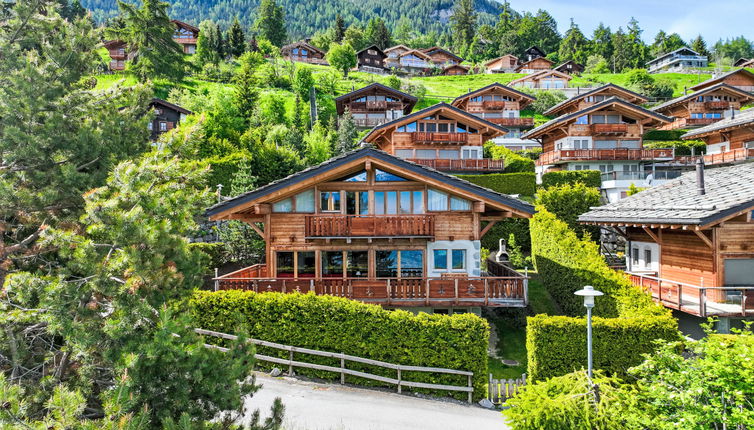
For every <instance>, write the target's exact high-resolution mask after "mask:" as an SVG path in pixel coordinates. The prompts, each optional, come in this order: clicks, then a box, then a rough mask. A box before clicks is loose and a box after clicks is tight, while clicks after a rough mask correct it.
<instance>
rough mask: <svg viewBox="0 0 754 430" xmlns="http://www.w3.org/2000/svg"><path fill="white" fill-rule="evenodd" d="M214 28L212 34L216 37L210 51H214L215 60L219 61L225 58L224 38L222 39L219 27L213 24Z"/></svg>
mask: <svg viewBox="0 0 754 430" xmlns="http://www.w3.org/2000/svg"><path fill="white" fill-rule="evenodd" d="M213 26H214V30H213V31H214V33H215V34H216V35H217V37H216V38H215V40H214V45H213V46H212V49H213V50H214V51H215V55H217V58H219V59H220V60H222V59H224V58H225V53H226V49H225V38H224V37H223V32H222V30H220V25H219V24H218V23H216V22H215V23H213Z"/></svg>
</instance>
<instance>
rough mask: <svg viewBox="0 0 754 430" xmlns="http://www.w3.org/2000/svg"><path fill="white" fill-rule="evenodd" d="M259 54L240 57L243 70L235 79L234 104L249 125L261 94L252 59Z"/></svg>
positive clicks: (248, 53) (247, 54) (241, 69)
mask: <svg viewBox="0 0 754 430" xmlns="http://www.w3.org/2000/svg"><path fill="white" fill-rule="evenodd" d="M256 55H258V54H256V53H252V52H247V53H245V54H243V55H241V57H240V63H241V68H240V69H239V71H238V73H237V74H236V76H235V78H234V79H233V83H234V84H235V88H234V90H233V104H234V105H235V107H236V109H238V113H239V115H240V116H241V117H242V118H243V119H244V121H246V122H247V123H248V121H249V118H251V116H252V114H253V113H254V109H255V108H256V105H257V100H258V98H259V93H258V91H257V80H256V77H255V76H254V71H255V68H256V62H255V61H254V60H253V58H252V57H254V56H256Z"/></svg>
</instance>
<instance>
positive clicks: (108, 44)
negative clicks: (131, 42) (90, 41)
mask: <svg viewBox="0 0 754 430" xmlns="http://www.w3.org/2000/svg"><path fill="white" fill-rule="evenodd" d="M102 45H103V46H104V47H105V48H108V49H113V48H118V47H120V46H126V42H124V41H122V40H118V39H113V40H106V41H104V42H102Z"/></svg>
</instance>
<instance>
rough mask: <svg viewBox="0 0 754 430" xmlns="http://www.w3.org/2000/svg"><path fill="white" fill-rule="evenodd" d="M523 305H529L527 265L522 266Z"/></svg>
mask: <svg viewBox="0 0 754 430" xmlns="http://www.w3.org/2000/svg"><path fill="white" fill-rule="evenodd" d="M524 305H525V306H529V267H528V266H527V267H524Z"/></svg>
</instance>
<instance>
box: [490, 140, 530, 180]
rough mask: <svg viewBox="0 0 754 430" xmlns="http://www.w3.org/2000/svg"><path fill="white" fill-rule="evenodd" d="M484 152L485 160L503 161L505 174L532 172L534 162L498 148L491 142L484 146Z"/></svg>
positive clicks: (504, 148) (505, 149)
mask: <svg viewBox="0 0 754 430" xmlns="http://www.w3.org/2000/svg"><path fill="white" fill-rule="evenodd" d="M484 152H485V154H484V156H485V158H492V159H494V160H503V163H504V164H505V170H504V171H505V173H513V172H533V171H534V160H532V159H531V158H527V157H524V156H522V155H519V154H517V153H516V152H514V151H511V150H510V149H508V148H506V147H504V146H498V145H496V144H494V143H492V142H488V143H486V144H485V145H484Z"/></svg>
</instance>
